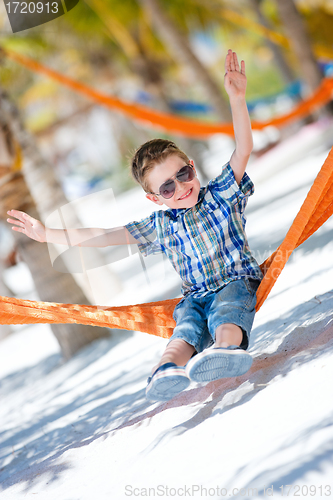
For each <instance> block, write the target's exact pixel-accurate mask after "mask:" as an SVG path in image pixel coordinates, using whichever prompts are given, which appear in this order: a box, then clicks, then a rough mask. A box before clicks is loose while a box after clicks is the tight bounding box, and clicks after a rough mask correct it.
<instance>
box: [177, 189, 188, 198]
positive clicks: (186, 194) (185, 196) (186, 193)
mask: <svg viewBox="0 0 333 500" xmlns="http://www.w3.org/2000/svg"><path fill="white" fill-rule="evenodd" d="M190 191H191V190H190V189H189V190H188V191H187V193H185V194H184V196H182V197H181V198H179V199H180V200H182V199H183V198H186V196H187V195H188V194H189V193H190Z"/></svg>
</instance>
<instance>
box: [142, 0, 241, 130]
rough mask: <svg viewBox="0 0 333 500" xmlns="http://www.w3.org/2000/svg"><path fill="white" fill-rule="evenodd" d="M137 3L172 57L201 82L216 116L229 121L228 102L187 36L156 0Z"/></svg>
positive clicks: (144, 0)
mask: <svg viewBox="0 0 333 500" xmlns="http://www.w3.org/2000/svg"><path fill="white" fill-rule="evenodd" d="M139 3H140V4H141V5H142V7H143V8H144V9H145V11H146V12H147V15H148V18H149V19H150V20H151V22H152V23H153V26H154V28H155V29H156V32H157V33H158V36H160V37H161V39H162V40H163V42H164V45H165V47H167V48H168V49H170V51H171V52H172V55H173V57H174V59H176V60H178V62H179V63H180V64H184V65H185V66H187V67H188V68H189V69H190V70H191V71H192V73H193V75H194V78H195V79H196V80H197V81H199V82H200V83H201V85H202V87H203V88H204V90H205V92H206V94H207V97H208V99H209V101H210V102H212V104H213V106H214V108H215V111H216V113H217V115H218V117H219V118H220V119H221V120H222V121H230V119H231V112H230V108H229V104H228V103H227V101H226V99H225V98H224V97H223V95H222V92H221V89H220V87H219V86H218V84H217V83H216V82H215V80H214V79H213V77H212V76H211V75H210V73H209V71H208V70H207V68H206V67H205V66H204V65H203V64H202V63H201V61H200V60H199V59H198V57H197V56H196V55H195V53H194V52H193V50H192V48H191V46H190V44H189V41H188V39H187V37H186V36H185V35H184V34H183V33H182V32H181V31H180V30H179V28H178V27H177V25H176V24H175V23H174V22H173V20H172V19H171V17H170V16H168V15H167V14H166V12H165V11H164V10H163V9H162V7H161V5H160V3H159V1H158V0H139Z"/></svg>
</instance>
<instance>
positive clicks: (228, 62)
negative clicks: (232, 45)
mask: <svg viewBox="0 0 333 500" xmlns="http://www.w3.org/2000/svg"><path fill="white" fill-rule="evenodd" d="M224 67H225V75H224V88H225V90H226V92H227V94H228V96H229V99H232V98H244V99H245V91H246V76H245V62H244V61H241V66H240V67H239V64H238V59H237V54H236V52H233V51H232V50H231V49H229V50H228V54H227V56H226V58H225V65H224Z"/></svg>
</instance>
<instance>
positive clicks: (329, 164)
mask: <svg viewBox="0 0 333 500" xmlns="http://www.w3.org/2000/svg"><path fill="white" fill-rule="evenodd" d="M332 213H333V148H332V149H331V151H330V153H329V155H328V157H327V158H326V160H325V162H324V164H323V166H322V168H321V170H320V172H319V173H318V175H317V177H316V179H315V181H314V183H313V185H312V187H311V189H310V191H309V193H308V195H307V197H306V199H305V201H304V203H303V205H302V207H301V209H300V211H299V212H298V214H297V216H296V217H295V219H294V222H293V223H292V225H291V228H290V229H289V231H288V233H287V235H286V237H285V239H284V240H283V242H282V243H281V245H280V246H279V248H278V249H277V250H276V251H275V252H274V253H273V254H272V255H271V256H270V257H269V258H268V259H266V261H265V262H264V263H263V264H262V265H261V269H262V271H263V273H264V278H263V280H262V282H261V284H260V286H259V288H258V291H257V307H256V309H257V310H259V309H260V307H261V306H262V304H263V302H264V301H265V300H266V298H267V296H268V294H269V292H270V290H271V289H272V287H273V285H274V283H275V282H276V280H277V278H278V276H279V275H280V273H281V271H282V269H283V268H284V266H285V264H286V262H287V260H288V259H289V257H290V255H291V253H292V251H293V250H294V249H295V248H297V247H298V246H299V245H301V243H303V242H304V241H305V240H306V239H307V238H308V237H309V236H311V234H313V233H314V232H315V231H316V230H317V229H318V228H319V227H320V226H321V225H322V224H323V223H324V222H325V221H326V220H327V219H328V218H329V217H330V216H331V215H332ZM179 300H180V299H170V300H165V301H160V302H150V303H147V304H137V305H128V306H121V307H111V308H102V307H99V306H86V305H77V304H59V303H52V302H36V301H31V300H21V299H15V298H11V297H0V324H29V323H79V324H82V325H95V326H105V327H108V328H120V329H124V330H136V331H141V332H146V333H149V334H152V335H157V336H160V337H164V338H170V337H171V335H172V332H173V328H174V327H175V322H174V320H173V318H172V313H173V310H174V308H175V306H176V304H177V303H178V302H179Z"/></svg>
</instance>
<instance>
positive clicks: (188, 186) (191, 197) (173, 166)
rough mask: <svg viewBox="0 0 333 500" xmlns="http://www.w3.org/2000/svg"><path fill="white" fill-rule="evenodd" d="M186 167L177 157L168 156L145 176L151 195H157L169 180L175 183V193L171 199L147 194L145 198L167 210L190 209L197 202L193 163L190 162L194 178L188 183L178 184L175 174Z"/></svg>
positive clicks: (197, 188)
mask: <svg viewBox="0 0 333 500" xmlns="http://www.w3.org/2000/svg"><path fill="white" fill-rule="evenodd" d="M185 165H186V162H185V161H184V160H183V159H182V158H180V157H179V156H177V155H171V156H168V158H167V159H166V160H165V161H163V162H162V163H158V164H157V165H155V167H154V168H152V170H150V171H149V172H148V174H147V182H148V185H149V187H150V189H151V191H152V192H153V193H159V191H160V186H161V185H162V184H163V183H164V182H166V181H167V180H169V179H171V178H172V179H173V180H174V182H175V187H176V190H175V193H174V195H173V196H172V197H171V198H168V199H166V198H163V196H161V195H159V194H151V193H147V194H146V197H147V198H148V199H149V200H151V201H152V202H154V203H156V204H157V205H166V206H167V207H169V208H191V207H194V205H195V204H196V203H197V201H198V196H199V191H200V182H199V180H198V178H197V177H196V171H195V168H194V164H193V161H192V160H190V165H192V167H193V170H194V173H195V177H194V179H192V180H191V181H189V182H179V181H178V180H177V179H176V174H177V172H178V171H179V170H180V169H181V168H182V167H184V166H185Z"/></svg>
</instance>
